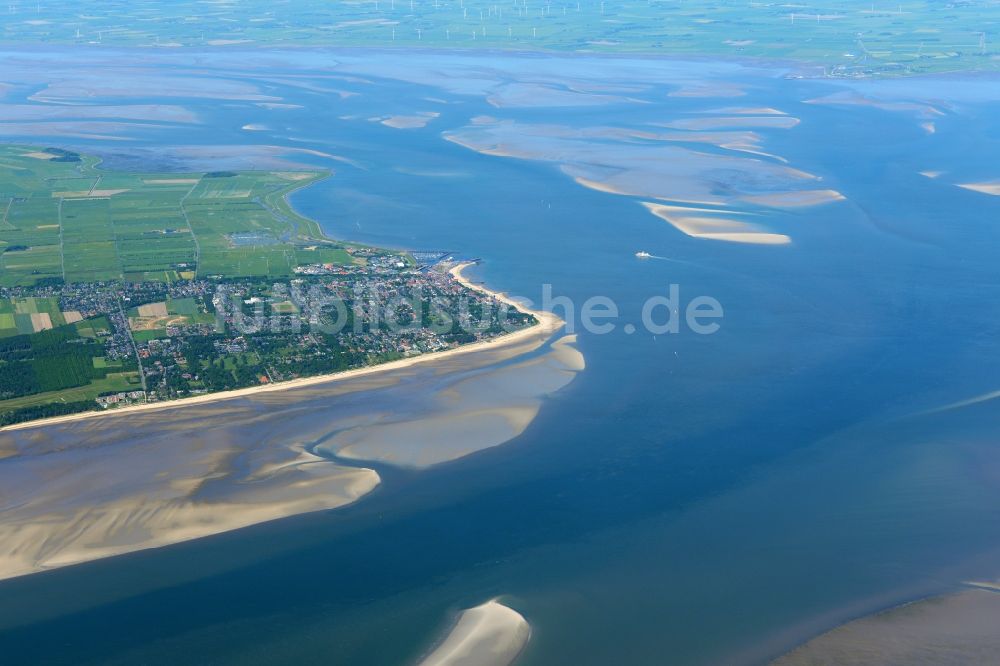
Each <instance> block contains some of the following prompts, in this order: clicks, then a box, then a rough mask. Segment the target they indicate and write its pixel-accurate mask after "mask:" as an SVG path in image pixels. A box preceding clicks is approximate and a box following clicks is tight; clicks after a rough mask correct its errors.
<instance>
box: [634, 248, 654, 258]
mask: <svg viewBox="0 0 1000 666" xmlns="http://www.w3.org/2000/svg"><path fill="white" fill-rule="evenodd" d="M635 256H637V257H639V258H640V259H649V258H650V257H652V256H653V255H651V254H650V253H649V252H643V251H642V250H640V251H639V252H636V253H635Z"/></svg>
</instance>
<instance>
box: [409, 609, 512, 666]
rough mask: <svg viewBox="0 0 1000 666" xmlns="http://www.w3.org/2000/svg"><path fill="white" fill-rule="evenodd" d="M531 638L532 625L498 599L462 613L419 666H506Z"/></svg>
mask: <svg viewBox="0 0 1000 666" xmlns="http://www.w3.org/2000/svg"><path fill="white" fill-rule="evenodd" d="M530 638H531V626H530V625H529V624H528V622H527V620H525V619H524V617H523V616H522V615H521V614H520V613H518V612H517V611H515V610H514V609H512V608H510V607H508V606H504V605H503V604H501V603H500V602H498V601H497V600H495V599H494V600H492V601H487V602H486V603H485V604H482V605H480V606H476V607H475V608H470V609H468V610H465V611H462V613H461V615H459V616H458V622H456V624H455V626H454V628H453V629H452V630H451V632H449V633H448V636H447V637H446V638H445V639H444V641H443V642H442V643H441V644H440V645H439V646H438V647H437V648H436V649H435V650H434V651H433V652H432V653H431V654H429V655H427V657H425V658H424V659H422V660H421V661H420V666H507V665H508V664H511V663H513V662H514V660H515V659H517V656H518V655H519V654H520V653H521V651H522V650H523V649H524V646H525V645H527V643H528V639H530Z"/></svg>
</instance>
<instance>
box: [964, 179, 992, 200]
mask: <svg viewBox="0 0 1000 666" xmlns="http://www.w3.org/2000/svg"><path fill="white" fill-rule="evenodd" d="M959 187H961V188H962V189H965V190H972V191H973V192H980V193H982V194H989V195H992V196H995V197H1000V182H989V183H963V184H961V185H959Z"/></svg>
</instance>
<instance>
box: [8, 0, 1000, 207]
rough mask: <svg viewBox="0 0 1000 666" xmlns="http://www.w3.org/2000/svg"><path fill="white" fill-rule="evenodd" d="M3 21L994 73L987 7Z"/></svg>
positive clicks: (385, 0) (389, 6) (605, 5)
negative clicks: (746, 58)
mask: <svg viewBox="0 0 1000 666" xmlns="http://www.w3.org/2000/svg"><path fill="white" fill-rule="evenodd" d="M12 8H13V9H12V11H11V12H8V13H6V14H4V15H3V16H2V17H0V39H3V40H4V41H5V42H6V43H7V44H11V45H13V44H39V43H45V44H88V45H91V46H96V47H100V46H104V47H116V46H160V47H166V46H173V47H176V46H194V47H198V48H202V49H205V48H208V49H211V48H220V49H221V48H253V47H258V46H274V45H285V46H378V47H382V48H386V47H397V48H399V47H414V46H421V47H430V48H460V49H468V48H480V49H516V50H521V51H524V50H542V49H546V50H555V51H588V52H605V53H649V54H666V55H691V54H694V55H702V56H704V55H721V56H728V55H742V56H753V57H761V58H787V59H793V60H799V61H804V62H812V63H815V64H817V65H821V66H824V67H826V68H828V69H829V70H830V71H831V72H834V73H842V74H855V73H861V72H874V73H912V72H932V71H955V70H970V69H996V68H997V66H998V65H1000V60H998V57H1000V49H998V46H997V44H998V41H997V40H998V33H1000V30H998V29H1000V8H998V5H997V3H996V0H957V1H953V2H948V1H945V0H881V1H878V2H869V1H868V0H798V1H797V2H794V3H784V2H752V1H747V0H704V1H698V2H694V1H692V0H603V1H602V0H515V1H514V2H499V3H498V2H496V0H353V1H346V0H345V1H342V2H319V1H317V0H288V1H287V2H282V3H278V4H275V3H273V2H270V1H268V0H243V1H241V2H238V3H235V2H203V1H202V0H176V1H174V2H170V3H163V2H159V1H154V0H135V1H133V2H128V3H111V4H109V3H107V2H106V1H105V0H78V1H77V2H73V3H57V2H52V1H51V0H50V1H48V2H41V3H37V5H35V4H34V3H27V4H26V5H22V6H21V9H20V11H17V6H16V5H12ZM84 186H85V183H84ZM74 188H75V189H83V187H82V186H80V185H76V186H74Z"/></svg>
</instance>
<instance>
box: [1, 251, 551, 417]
mask: <svg viewBox="0 0 1000 666" xmlns="http://www.w3.org/2000/svg"><path fill="white" fill-rule="evenodd" d="M472 265H473V262H464V263H460V264H458V265H456V266H455V267H453V268H452V269H451V270H450V271H449V273H450V274H451V275H452V277H454V278H455V280H457V281H458V282H459V283H461V284H462V285H464V286H466V287H468V288H469V289H472V290H473V291H477V292H479V293H481V294H485V295H487V296H490V297H493V298H495V299H497V300H498V301H500V302H502V303H506V304H507V305H510V306H512V307H514V308H517V309H518V310H520V311H521V312H526V313H528V314H531V315H533V316H534V317H535V318H536V319H537V320H538V323H537V324H535V325H534V326H529V327H528V328H524V329H521V330H518V331H515V332H513V333H508V334H506V335H502V336H500V337H497V338H493V339H491V340H483V341H481V342H475V343H472V344H468V345H462V346H461V347H455V348H453V349H446V350H444V351H439V352H431V353H429V354H422V355H420V356H414V357H412V358H406V359H400V360H398V361H391V362H389V363H383V364H381V365H373V366H368V367H365V368H356V369H354V370H345V371H342V372H336V373H332V374H328V375H317V376H315V377H302V378H299V379H292V380H289V381H285V382H278V383H275V384H264V385H262V386H251V387H248V388H243V389H237V390H235V391H221V392H219V393H207V394H205V395H197V396H192V397H189V398H181V399H178V400H171V401H169V402H157V403H150V404H145V405H132V406H129V407H121V408H118V409H113V410H111V411H103V412H96V411H95V412H80V413H78V414H67V415H66V416H55V417H52V418H47V419H39V420H36V421H26V422H24V423H15V424H12V425H9V426H5V427H3V428H0V432H6V431H11V430H23V429H25V428H37V427H40V426H45V425H52V424H57V423H69V422H72V421H83V420H86V419H93V418H101V417H109V416H126V415H129V414H134V413H136V412H149V411H155V410H163V409H173V408H178V407H186V406H191V405H198V404H205V403H209V402H219V401H222V400H231V399H233V398H242V397H246V396H252V395H258V394H260V393H271V392H274V391H287V390H289V389H294V388H300V387H303V386H314V385H317V384H325V383H327V382H336V381H343V380H345V379H351V378H354V377H364V376H366V375H373V374H377V373H383V372H390V371H392V370H398V369H401V368H409V367H411V366H414V365H417V364H422V363H428V362H432V361H435V360H439V359H443V358H449V357H454V356H459V355H462V354H469V353H472V352H478V351H483V350H486V349H494V348H497V347H500V346H506V345H511V344H515V343H517V342H521V341H523V340H526V339H528V338H531V337H533V336H536V335H539V334H547V333H554V332H555V331H556V330H558V329H559V327H560V326H562V324H563V321H562V319H560V318H559V317H557V316H556V315H554V314H552V313H551V312H543V311H540V310H532V309H530V308H526V307H525V306H524V305H523V304H521V303H518V302H517V301H515V300H513V299H512V298H510V297H509V296H507V295H506V294H504V293H501V292H495V291H492V290H490V289H488V288H486V287H484V286H483V285H481V284H475V283H473V282H471V281H469V279H468V278H466V277H465V276H464V275H463V271H464V270H465V269H467V268H468V267H469V266H472Z"/></svg>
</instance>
